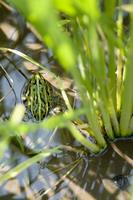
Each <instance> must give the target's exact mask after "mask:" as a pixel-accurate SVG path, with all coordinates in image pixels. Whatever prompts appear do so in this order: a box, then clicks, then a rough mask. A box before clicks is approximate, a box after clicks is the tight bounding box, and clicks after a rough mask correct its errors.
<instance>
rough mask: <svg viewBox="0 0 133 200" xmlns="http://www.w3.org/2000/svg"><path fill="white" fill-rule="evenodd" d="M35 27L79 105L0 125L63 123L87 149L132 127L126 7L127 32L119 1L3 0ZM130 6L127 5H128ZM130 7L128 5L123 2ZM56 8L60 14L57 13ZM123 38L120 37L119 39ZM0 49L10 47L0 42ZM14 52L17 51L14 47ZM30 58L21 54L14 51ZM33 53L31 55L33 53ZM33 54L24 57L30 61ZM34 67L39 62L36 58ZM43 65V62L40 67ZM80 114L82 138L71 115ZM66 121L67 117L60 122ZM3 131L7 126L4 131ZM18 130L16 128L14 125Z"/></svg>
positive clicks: (132, 41) (131, 43)
mask: <svg viewBox="0 0 133 200" xmlns="http://www.w3.org/2000/svg"><path fill="white" fill-rule="evenodd" d="M8 2H10V3H11V4H12V5H14V6H15V7H16V9H18V10H19V11H20V12H21V14H22V15H23V16H25V17H26V20H27V21H28V22H30V23H31V25H32V26H34V28H35V29H36V30H37V32H38V33H39V35H40V37H41V39H42V41H43V42H44V43H45V44H46V45H47V46H48V48H50V49H52V51H53V54H54V55H55V57H56V58H57V59H58V61H59V63H60V64H61V66H62V68H63V69H64V70H65V71H66V72H67V73H69V74H71V76H72V77H73V79H74V81H75V84H76V86H77V88H78V93H79V95H80V99H81V102H82V107H81V108H80V109H79V110H78V109H77V110H69V109H68V111H67V112H66V113H64V114H61V115H59V116H54V117H51V118H49V119H47V120H44V121H43V122H41V123H39V124H29V123H27V124H26V123H20V124H19V125H18V124H17V125H15V126H14V124H13V125H12V123H11V121H9V122H3V123H1V125H0V130H1V132H2V130H4V131H6V130H5V128H4V126H5V124H7V125H8V126H9V127H10V130H12V131H14V129H15V131H14V132H16V130H17V131H20V130H23V132H24V131H25V132H27V131H28V130H29V127H30V128H33V129H36V128H38V127H47V128H51V127H52V128H55V127H57V126H58V127H62V126H65V127H68V129H69V130H70V131H71V133H72V135H73V136H74V137H75V138H76V139H77V140H78V141H80V142H81V143H82V144H83V145H84V146H85V147H87V148H89V149H90V150H91V151H92V152H95V153H96V152H99V151H100V150H102V149H103V148H105V147H106V141H105V137H104V136H105V135H107V137H108V138H109V139H114V138H116V137H123V136H130V135H131V134H132V133H133V118H132V114H133V88H132V85H133V79H132V75H133V65H132V53H133V19H132V10H131V9H130V13H129V14H130V30H129V34H128V35H129V38H127V36H126V32H125V31H124V25H123V16H124V13H123V10H124V9H125V8H126V7H124V6H121V3H122V2H121V1H119V3H118V5H116V0H111V1H109V2H107V1H103V2H104V7H103V8H102V6H101V4H100V1H96V0H93V1H91V0H84V1H80V0H71V1H65V0H62V1H59V0H48V1H44V0H39V1H36V0H19V1H17V0H8ZM131 6H132V5H131ZM129 8H130V5H129ZM62 13H63V15H64V17H61V16H62ZM125 41H126V42H125ZM0 50H1V51H12V52H13V51H14V50H9V49H4V48H2V47H1V48H0ZM14 53H16V54H20V53H18V51H16V50H15V52H14ZM20 56H22V57H23V58H24V59H30V58H29V57H27V56H26V55H24V54H23V55H22V54H21V55H20ZM33 59H34V58H33ZM33 59H30V61H31V62H33ZM37 66H38V67H40V66H41V67H42V65H39V64H37ZM44 69H45V67H44ZM81 114H82V115H85V116H86V118H87V120H88V125H89V130H90V132H88V135H91V137H94V139H95V141H96V143H95V144H94V143H93V142H91V141H90V140H88V139H86V138H85V137H84V136H83V135H82V133H81V132H80V131H79V130H78V129H77V128H76V126H74V124H73V123H72V121H73V120H74V119H75V118H79V117H80V115H81ZM66 121H67V123H66ZM7 132H9V131H7ZM20 132H22V131H20Z"/></svg>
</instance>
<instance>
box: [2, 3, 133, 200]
mask: <svg viewBox="0 0 133 200" xmlns="http://www.w3.org/2000/svg"><path fill="white" fill-rule="evenodd" d="M0 15H1V18H0V20H1V21H0V22H1V23H0V36H1V38H3V39H1V38H0V46H6V47H12V48H17V49H19V50H20V51H22V52H25V53H27V54H28V55H30V56H31V57H33V58H34V59H35V60H39V62H41V63H42V64H44V65H45V66H47V67H50V63H49V61H48V58H49V57H50V56H51V53H50V52H47V51H46V49H45V47H44V46H43V45H42V44H41V42H40V41H39V40H38V39H37V38H36V37H35V36H34V34H33V33H32V32H31V31H30V30H29V29H28V28H27V27H26V24H25V21H24V19H23V18H22V17H21V16H19V14H18V13H17V12H16V11H14V10H10V9H9V8H6V7H5V6H2V5H0ZM16 16H18V17H19V23H18V19H17V18H16ZM7 30H10V32H8V31H7ZM7 32H8V33H10V34H7ZM20 33H21V34H20ZM0 62H1V64H2V66H4V69H5V70H6V71H7V72H8V74H9V75H10V77H11V78H12V79H13V89H14V92H15V94H16V96H15V95H14V92H13V91H12V92H11V93H10V94H9V95H8V97H7V98H5V99H4V101H2V102H1V104H0V115H1V120H3V119H6V118H8V117H9V116H10V113H11V111H12V109H13V108H14V106H15V103H16V102H17V103H18V102H21V90H22V88H23V85H24V84H25V82H26V81H27V80H26V78H25V77H24V76H23V75H22V73H24V74H25V75H26V76H28V75H29V73H28V72H27V70H26V69H30V68H31V69H32V68H33V66H31V64H30V63H26V62H24V61H23V60H21V59H20V58H19V57H18V56H15V55H3V54H1V55H0ZM14 63H15V64H14ZM14 65H15V66H14ZM14 67H17V70H16V69H14ZM19 69H21V71H22V73H19ZM58 70H59V69H58ZM59 71H60V70H59ZM10 89H11V86H10V85H9V83H8V81H7V78H6V77H5V73H4V71H3V70H1V71H0V97H3V96H6V94H7V92H8V91H9V90H10ZM50 136H51V132H49V131H44V130H43V131H42V130H39V131H38V132H37V133H34V134H32V133H30V134H29V135H28V136H27V137H26V138H25V143H26V145H27V146H29V147H30V148H34V147H35V148H36V149H37V148H39V149H40V148H44V147H46V145H48V142H49V138H50ZM40 138H41V139H40ZM59 144H65V145H68V146H73V145H74V140H73V138H71V136H70V134H69V133H68V132H67V131H66V130H65V129H62V130H60V131H56V133H55V134H54V135H53V138H52V139H51V140H50V147H51V146H57V145H59ZM132 145H133V140H132V138H130V139H127V140H120V141H117V142H116V143H115V144H113V143H109V147H108V149H107V151H106V152H105V153H104V154H103V155H100V156H97V157H94V156H93V157H92V156H88V157H87V156H81V155H78V154H75V153H72V152H68V151H66V150H64V151H63V152H62V153H60V154H58V155H53V156H51V157H49V158H47V159H46V160H45V161H41V162H39V163H36V164H34V165H33V166H31V167H30V168H28V169H27V170H25V171H24V172H22V173H21V174H20V175H19V176H17V178H16V179H11V180H9V181H8V182H6V183H5V184H4V185H2V186H1V187H0V199H2V200H4V199H10V200H11V199H12V200H13V199H16V200H21V199H22V200H25V199H29V200H31V199H33V200H34V199H37V200H39V199H40V200H41V199H42V200H43V199H44V200H45V199H49V200H70V199H72V200H83V199H86V200H95V199H96V200H97V199H98V200H111V199H118V200H119V199H120V200H122V199H124V200H126V199H128V196H129V193H128V188H129V185H130V177H131V175H132ZM13 158H14V159H13ZM26 158H27V156H26V155H23V154H22V153H21V152H19V151H18V150H17V149H16V148H14V147H10V148H9V149H8V150H7V152H6V153H5V155H4V158H3V159H2V160H1V161H0V164H1V165H0V174H2V173H4V172H6V171H7V170H8V169H9V168H11V167H14V166H16V165H17V164H19V163H21V162H22V161H24V160H25V159H26ZM124 178H126V179H124ZM121 179H122V181H123V180H127V182H126V181H125V182H124V183H125V185H123V187H121V186H120V184H118V181H119V180H121Z"/></svg>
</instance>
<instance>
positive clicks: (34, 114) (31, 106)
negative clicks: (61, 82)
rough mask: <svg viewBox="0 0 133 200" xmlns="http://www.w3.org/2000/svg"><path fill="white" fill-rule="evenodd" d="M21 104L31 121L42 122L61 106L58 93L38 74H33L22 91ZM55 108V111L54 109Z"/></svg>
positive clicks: (61, 100)
mask: <svg viewBox="0 0 133 200" xmlns="http://www.w3.org/2000/svg"><path fill="white" fill-rule="evenodd" d="M22 100H23V103H24V105H25V107H26V112H27V113H29V116H30V118H33V121H38V122H39V121H42V120H43V119H44V118H46V117H47V116H48V115H49V114H51V113H52V111H53V110H58V109H57V108H58V107H59V106H60V105H63V104H62V102H63V99H62V98H61V95H60V93H59V91H57V89H56V88H54V86H53V85H51V84H50V83H49V82H48V81H47V80H45V79H44V77H43V76H42V74H41V73H40V72H36V73H34V74H33V75H32V76H31V78H30V80H29V81H28V83H27V84H26V86H25V87H24V90H23V98H22ZM55 108H56V109H55Z"/></svg>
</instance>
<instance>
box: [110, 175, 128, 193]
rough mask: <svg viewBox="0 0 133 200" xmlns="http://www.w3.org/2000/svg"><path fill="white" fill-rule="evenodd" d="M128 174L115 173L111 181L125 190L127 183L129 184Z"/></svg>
mask: <svg viewBox="0 0 133 200" xmlns="http://www.w3.org/2000/svg"><path fill="white" fill-rule="evenodd" d="M129 179H130V178H129V176H128V175H122V174H121V175H117V176H115V177H113V178H112V181H113V182H114V183H115V185H116V186H117V187H118V188H119V189H121V190H126V189H127V188H128V187H129V185H130V180H129Z"/></svg>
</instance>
